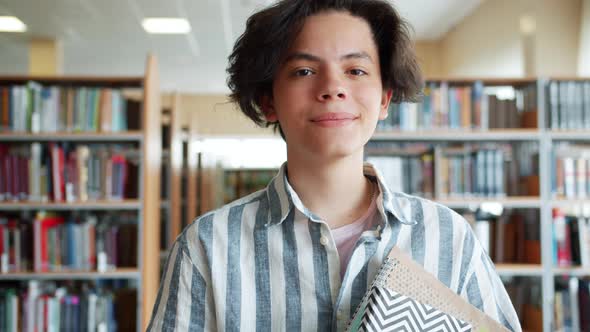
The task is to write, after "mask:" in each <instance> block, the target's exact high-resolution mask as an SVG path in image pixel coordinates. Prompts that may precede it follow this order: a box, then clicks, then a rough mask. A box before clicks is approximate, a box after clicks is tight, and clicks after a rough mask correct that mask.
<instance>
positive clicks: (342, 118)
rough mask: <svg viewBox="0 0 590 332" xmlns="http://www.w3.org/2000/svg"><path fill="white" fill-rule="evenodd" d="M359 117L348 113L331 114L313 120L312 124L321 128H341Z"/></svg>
mask: <svg viewBox="0 0 590 332" xmlns="http://www.w3.org/2000/svg"><path fill="white" fill-rule="evenodd" d="M358 118H359V117H358V116H356V115H354V114H351V113H346V112H339V113H335V112H331V113H325V114H322V115H320V116H317V117H315V118H313V119H312V120H311V122H312V123H314V124H317V125H318V126H321V127H341V126H345V125H348V124H349V123H351V122H353V121H355V120H356V119H358Z"/></svg>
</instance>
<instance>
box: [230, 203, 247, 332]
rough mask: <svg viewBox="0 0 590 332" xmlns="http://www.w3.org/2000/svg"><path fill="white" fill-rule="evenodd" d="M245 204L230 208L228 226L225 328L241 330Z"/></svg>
mask: <svg viewBox="0 0 590 332" xmlns="http://www.w3.org/2000/svg"><path fill="white" fill-rule="evenodd" d="M243 211H244V205H238V206H234V207H232V208H231V209H230V210H229V216H228V219H229V220H228V221H229V223H228V227H227V240H228V241H227V286H226V287H227V290H226V293H225V294H226V299H225V307H226V309H225V329H226V330H227V331H239V330H240V315H241V298H242V285H241V277H240V275H241V273H240V235H241V232H242V230H241V226H242V212H243Z"/></svg>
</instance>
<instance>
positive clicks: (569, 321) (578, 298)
mask: <svg viewBox="0 0 590 332" xmlns="http://www.w3.org/2000/svg"><path fill="white" fill-rule="evenodd" d="M589 312H590V281H589V280H588V279H585V278H557V279H556V280H555V300H554V317H553V328H552V330H553V331H590V316H589V315H588V313H589Z"/></svg>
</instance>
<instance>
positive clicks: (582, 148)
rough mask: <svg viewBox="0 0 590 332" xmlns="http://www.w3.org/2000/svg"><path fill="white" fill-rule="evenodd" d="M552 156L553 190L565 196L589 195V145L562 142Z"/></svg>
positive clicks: (582, 196)
mask: <svg viewBox="0 0 590 332" xmlns="http://www.w3.org/2000/svg"><path fill="white" fill-rule="evenodd" d="M554 154H555V156H554V158H553V169H554V172H553V174H554V176H553V177H552V182H553V192H554V193H555V195H557V196H561V197H567V198H586V197H589V196H590V146H588V145H570V144H564V143H562V144H561V145H560V146H558V147H556V149H555V152H554Z"/></svg>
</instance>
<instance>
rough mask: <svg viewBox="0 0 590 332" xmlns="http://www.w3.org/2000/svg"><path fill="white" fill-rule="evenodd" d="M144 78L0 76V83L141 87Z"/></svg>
mask: <svg viewBox="0 0 590 332" xmlns="http://www.w3.org/2000/svg"><path fill="white" fill-rule="evenodd" d="M144 80H145V78H144V77H143V76H117V77H108V76H105V77H94V76H2V77H0V85H22V84H26V83H27V82H29V81H35V82H38V83H40V84H44V85H62V86H63V85H75V86H101V87H107V86H108V87H120V88H123V87H129V88H131V87H135V88H141V87H143V85H144Z"/></svg>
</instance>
